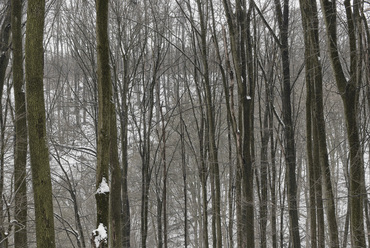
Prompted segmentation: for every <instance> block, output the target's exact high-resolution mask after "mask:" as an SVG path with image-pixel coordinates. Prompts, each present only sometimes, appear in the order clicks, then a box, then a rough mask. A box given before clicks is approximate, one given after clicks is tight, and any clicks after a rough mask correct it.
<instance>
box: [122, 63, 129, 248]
mask: <svg viewBox="0 0 370 248" xmlns="http://www.w3.org/2000/svg"><path fill="white" fill-rule="evenodd" d="M123 67H124V68H123V70H124V78H123V86H122V89H121V97H122V100H121V101H122V102H121V114H120V122H121V149H122V155H121V156H122V174H121V175H122V182H121V187H122V190H121V193H122V221H121V225H122V244H123V247H124V248H129V247H130V230H131V220H130V204H129V198H128V185H127V178H128V161H127V159H128V158H127V149H128V148H127V125H128V124H127V119H128V106H127V95H128V85H129V78H128V60H127V58H126V56H124V61H123Z"/></svg>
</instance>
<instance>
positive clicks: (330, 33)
mask: <svg viewBox="0 0 370 248" xmlns="http://www.w3.org/2000/svg"><path fill="white" fill-rule="evenodd" d="M344 6H345V12H346V17H347V25H348V38H349V39H348V42H349V48H350V66H349V67H350V68H349V78H348V79H347V78H346V75H345V72H344V69H343V67H342V64H341V60H340V56H339V50H338V39H337V4H336V1H329V0H322V1H321V7H322V9H323V14H324V20H325V24H326V35H327V46H328V48H329V55H330V62H331V66H332V70H333V72H334V77H335V81H336V84H337V88H338V90H339V93H340V95H341V98H342V102H343V106H344V115H345V120H346V128H347V139H348V144H349V160H350V169H349V178H350V179H349V180H350V189H349V195H350V201H349V206H350V220H351V240H352V242H351V244H352V246H353V247H366V241H365V232H364V212H363V210H364V209H363V207H364V206H363V199H364V197H363V184H364V181H363V175H364V174H363V173H364V172H363V169H364V168H363V157H362V156H363V153H362V151H361V141H360V136H359V122H358V100H359V95H358V94H359V89H358V86H359V81H360V79H361V77H360V70H358V68H361V66H360V60H359V57H358V56H359V55H358V51H357V46H358V44H357V32H356V30H357V29H356V25H357V24H356V23H355V21H356V20H357V19H358V18H359V13H358V7H359V2H358V1H354V2H353V5H351V1H350V0H345V1H344ZM352 8H353V11H352ZM360 42H362V41H360Z"/></svg>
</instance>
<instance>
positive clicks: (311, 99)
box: [300, 0, 339, 247]
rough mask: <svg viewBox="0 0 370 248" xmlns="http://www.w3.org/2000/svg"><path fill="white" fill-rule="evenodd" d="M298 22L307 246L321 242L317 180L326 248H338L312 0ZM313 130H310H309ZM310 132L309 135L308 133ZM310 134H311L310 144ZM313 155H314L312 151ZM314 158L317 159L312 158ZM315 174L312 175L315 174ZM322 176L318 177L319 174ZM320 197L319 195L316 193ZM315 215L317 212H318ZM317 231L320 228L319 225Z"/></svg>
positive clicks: (306, 2) (303, 10)
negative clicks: (309, 238) (307, 203)
mask: <svg viewBox="0 0 370 248" xmlns="http://www.w3.org/2000/svg"><path fill="white" fill-rule="evenodd" d="M300 4H301V13H302V25H303V30H304V36H305V60H306V84H307V86H306V87H307V102H308V103H307V105H306V106H307V109H306V111H307V120H306V121H307V138H308V141H307V149H308V157H309V158H308V165H309V176H310V179H309V182H310V189H311V188H313V194H312V192H310V194H311V197H312V198H311V204H310V206H311V207H310V209H311V210H310V211H311V215H312V216H311V225H312V227H311V228H312V229H311V236H312V242H311V246H316V245H317V244H319V245H320V246H321V245H323V244H322V243H324V240H323V239H322V237H321V236H322V235H321V234H320V235H319V240H320V242H319V243H316V220H315V219H314V218H316V211H315V209H317V208H318V206H316V207H315V205H316V204H315V203H316V201H315V192H316V191H315V190H314V187H315V183H316V182H315V181H316V180H319V181H322V183H323V186H324V187H323V188H324V189H325V196H326V198H327V199H326V201H325V202H326V204H325V209H326V211H327V214H326V216H327V220H328V224H329V234H330V247H339V239H338V224H337V218H336V211H335V203H334V195H333V190H332V182H331V173H330V165H329V158H328V152H327V145H326V131H325V119H324V105H323V93H322V69H321V68H322V67H321V62H320V47H319V34H318V22H319V21H318V17H317V7H316V1H315V0H314V1H301V2H300ZM312 130H313V131H312ZM312 133H313V136H312V135H311V134H312ZM311 137H313V139H314V141H313V145H314V146H317V147H313V146H312V142H311ZM312 149H316V150H317V151H318V153H319V160H318V162H319V164H320V167H321V171H322V173H321V171H320V170H315V169H314V165H313V163H314V161H313V160H312V159H313V157H312ZM315 155H317V154H315ZM316 159H317V158H316ZM315 174H316V175H315ZM321 175H322V176H321ZM317 197H320V195H317ZM318 216H319V215H318ZM318 227H319V230H320V229H321V230H322V229H323V227H322V226H321V225H320V226H318Z"/></svg>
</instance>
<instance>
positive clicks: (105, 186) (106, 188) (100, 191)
mask: <svg viewBox="0 0 370 248" xmlns="http://www.w3.org/2000/svg"><path fill="white" fill-rule="evenodd" d="M96 193H97V194H105V193H109V186H108V183H107V179H105V177H103V178H102V179H101V183H100V185H99V188H98V189H97V190H96Z"/></svg>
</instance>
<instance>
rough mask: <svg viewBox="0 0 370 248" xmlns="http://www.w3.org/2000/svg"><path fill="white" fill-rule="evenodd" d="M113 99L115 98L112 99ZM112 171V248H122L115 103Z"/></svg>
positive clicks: (113, 108) (112, 116) (111, 130)
mask: <svg viewBox="0 0 370 248" xmlns="http://www.w3.org/2000/svg"><path fill="white" fill-rule="evenodd" d="M111 99H113V96H112V98H111ZM110 105H111V109H110V111H111V113H110V114H111V116H110V118H111V119H110V163H111V166H110V169H111V193H110V198H109V200H110V204H109V207H110V220H109V221H110V242H111V247H112V248H121V247H122V231H121V212H122V211H121V210H122V199H121V196H122V195H121V189H122V187H121V179H122V175H121V168H120V163H119V158H118V144H117V140H118V137H117V118H116V107H115V105H114V102H110Z"/></svg>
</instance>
